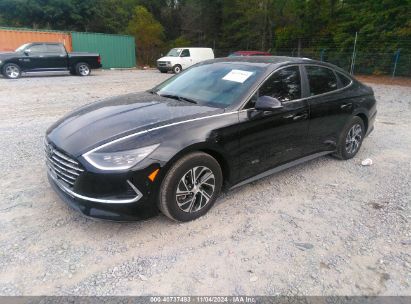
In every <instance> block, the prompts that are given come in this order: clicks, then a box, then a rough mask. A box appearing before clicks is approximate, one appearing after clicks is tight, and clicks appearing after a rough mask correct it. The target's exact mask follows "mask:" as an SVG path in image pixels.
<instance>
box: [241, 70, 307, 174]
mask: <svg viewBox="0 0 411 304" xmlns="http://www.w3.org/2000/svg"><path fill="white" fill-rule="evenodd" d="M259 96H270V97H274V98H277V99H278V100H279V101H280V102H281V103H282V107H281V108H280V109H276V110H275V111H260V110H256V109H255V108H254V104H255V101H256V99H257V98H258V97H259ZM301 97H302V83H301V72H300V67H299V66H298V65H293V66H287V67H284V68H281V69H279V70H277V71H275V72H274V73H273V74H272V75H271V76H270V77H269V78H268V79H267V80H266V81H265V82H264V83H263V84H262V85H261V86H260V88H259V90H258V91H257V93H256V94H255V96H253V98H252V99H251V100H250V101H249V103H248V104H247V105H246V109H244V110H242V111H240V113H239V136H240V141H239V142H240V157H241V161H242V164H243V166H242V169H241V175H242V177H243V178H244V179H245V178H248V177H252V176H254V175H257V174H259V173H262V172H264V171H266V170H268V169H271V168H273V167H276V166H278V165H281V164H283V163H285V162H288V161H290V160H293V159H296V158H299V157H300V156H302V154H304V147H305V146H306V144H307V135H308V118H309V109H308V104H307V102H306V101H305V100H304V99H302V98H301Z"/></svg>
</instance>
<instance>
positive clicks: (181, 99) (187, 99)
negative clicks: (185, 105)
mask: <svg viewBox="0 0 411 304" xmlns="http://www.w3.org/2000/svg"><path fill="white" fill-rule="evenodd" d="M157 95H160V96H162V97H165V98H172V99H176V100H179V101H187V102H191V103H194V104H197V103H198V102H197V101H195V100H194V99H191V98H187V97H183V96H178V95H173V94H158V93H157Z"/></svg>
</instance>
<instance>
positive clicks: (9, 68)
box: [3, 63, 21, 79]
mask: <svg viewBox="0 0 411 304" xmlns="http://www.w3.org/2000/svg"><path fill="white" fill-rule="evenodd" d="M3 75H4V77H6V78H9V79H17V78H19V77H20V76H21V69H20V67H19V66H18V65H17V64H14V63H7V64H5V65H4V67H3Z"/></svg>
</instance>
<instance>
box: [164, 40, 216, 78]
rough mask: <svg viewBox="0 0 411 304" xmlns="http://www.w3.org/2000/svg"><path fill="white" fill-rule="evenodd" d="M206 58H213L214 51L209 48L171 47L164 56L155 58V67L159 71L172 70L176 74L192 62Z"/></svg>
mask: <svg viewBox="0 0 411 304" xmlns="http://www.w3.org/2000/svg"><path fill="white" fill-rule="evenodd" d="M207 59H214V52H213V50H212V49H210V48H194V47H187V48H175V49H171V50H170V51H169V52H168V53H167V55H166V56H165V57H161V58H160V59H158V60H157V68H158V69H159V70H160V72H161V73H167V72H168V71H173V73H175V74H178V73H180V72H181V71H182V70H185V69H187V68H188V67H190V66H192V65H193V64H196V63H198V62H200V61H204V60H207Z"/></svg>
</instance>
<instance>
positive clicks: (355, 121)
mask: <svg viewBox="0 0 411 304" xmlns="http://www.w3.org/2000/svg"><path fill="white" fill-rule="evenodd" d="M364 136H365V127H364V122H363V120H362V119H361V118H360V117H358V116H355V117H353V118H352V120H351V121H350V122H349V123H348V124H347V125H346V126H345V128H344V130H343V131H342V132H341V135H340V138H339V141H338V145H337V151H336V152H335V154H334V155H335V156H336V157H337V158H339V159H350V158H353V157H354V156H355V155H356V154H357V152H358V151H359V150H360V148H361V144H362V141H363V139H364Z"/></svg>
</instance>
